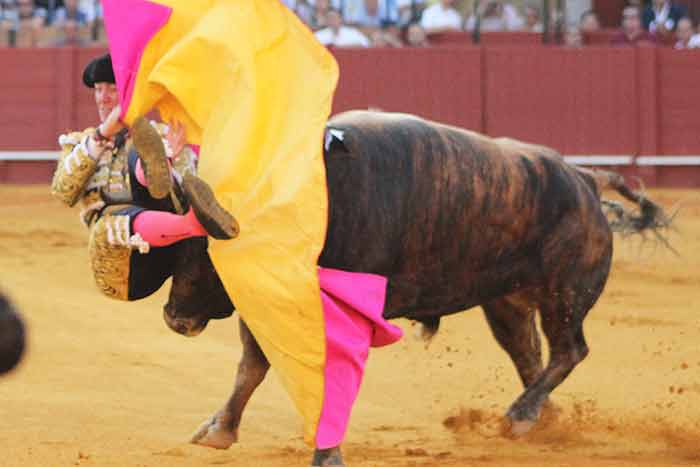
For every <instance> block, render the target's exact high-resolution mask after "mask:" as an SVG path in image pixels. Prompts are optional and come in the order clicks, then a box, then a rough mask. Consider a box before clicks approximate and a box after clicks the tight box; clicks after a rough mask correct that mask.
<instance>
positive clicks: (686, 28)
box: [673, 16, 700, 50]
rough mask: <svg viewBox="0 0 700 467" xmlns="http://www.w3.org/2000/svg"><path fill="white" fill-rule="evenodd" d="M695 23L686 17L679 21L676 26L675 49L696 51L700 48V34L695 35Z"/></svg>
mask: <svg viewBox="0 0 700 467" xmlns="http://www.w3.org/2000/svg"><path fill="white" fill-rule="evenodd" d="M694 32H695V30H694V28H693V21H692V20H691V19H690V18H688V17H687V16H684V17H683V18H681V19H679V20H678V24H677V25H676V44H675V45H674V46H673V48H675V49H677V50H681V49H696V48H700V34H694Z"/></svg>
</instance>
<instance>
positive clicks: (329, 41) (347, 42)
mask: <svg viewBox="0 0 700 467" xmlns="http://www.w3.org/2000/svg"><path fill="white" fill-rule="evenodd" d="M327 19H328V27H326V28H324V29H321V30H320V31H316V39H318V41H319V42H320V43H321V44H323V45H325V46H335V47H369V46H370V43H369V39H367V36H365V35H364V34H362V32H361V31H360V30H359V29H357V28H354V27H351V26H345V25H344V24H343V19H342V17H341V16H340V12H339V11H338V10H330V11H329V12H328V17H327Z"/></svg>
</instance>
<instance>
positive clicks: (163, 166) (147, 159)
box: [131, 117, 173, 199]
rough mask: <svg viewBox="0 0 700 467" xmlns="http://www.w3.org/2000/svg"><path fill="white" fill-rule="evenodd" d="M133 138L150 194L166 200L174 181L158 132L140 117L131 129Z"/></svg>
mask: <svg viewBox="0 0 700 467" xmlns="http://www.w3.org/2000/svg"><path fill="white" fill-rule="evenodd" d="M131 136H132V137H133V138H134V147H135V148H136V153H137V154H138V155H139V158H140V159H141V165H142V166H143V173H144V175H145V176H146V182H147V183H148V186H147V187H146V188H147V189H148V193H149V194H150V195H151V196H153V197H154V198H155V199H163V198H165V197H166V196H168V194H169V193H170V190H171V189H172V187H173V179H172V177H171V176H170V165H169V164H168V157H167V155H166V153H165V146H164V145H163V140H162V139H161V137H160V134H159V133H158V130H156V129H155V128H154V127H153V125H151V124H150V122H149V121H148V120H147V119H146V118H145V117H139V118H138V119H137V120H136V121H135V122H134V124H133V126H132V127H131Z"/></svg>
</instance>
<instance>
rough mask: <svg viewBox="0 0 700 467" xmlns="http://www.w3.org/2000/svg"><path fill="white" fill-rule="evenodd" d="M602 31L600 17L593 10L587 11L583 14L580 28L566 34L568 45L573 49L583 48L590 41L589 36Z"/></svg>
mask: <svg viewBox="0 0 700 467" xmlns="http://www.w3.org/2000/svg"><path fill="white" fill-rule="evenodd" d="M597 31H600V21H598V15H597V14H596V13H595V12H594V11H593V10H586V11H584V12H583V13H581V17H580V18H579V21H578V27H576V28H571V29H569V30H568V31H567V32H566V37H565V42H566V45H568V46H571V47H582V46H583V45H585V44H586V43H587V41H588V40H589V37H588V36H589V35H590V34H593V33H595V32H597Z"/></svg>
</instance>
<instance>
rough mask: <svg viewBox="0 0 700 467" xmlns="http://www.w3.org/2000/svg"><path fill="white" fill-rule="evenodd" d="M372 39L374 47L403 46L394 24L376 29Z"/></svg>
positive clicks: (371, 36)
mask: <svg viewBox="0 0 700 467" xmlns="http://www.w3.org/2000/svg"><path fill="white" fill-rule="evenodd" d="M370 39H371V41H372V47H403V42H401V38H400V37H399V34H398V31H397V30H396V28H395V27H393V26H388V27H384V28H381V29H376V30H374V31H373V32H372V34H371V35H370Z"/></svg>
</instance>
